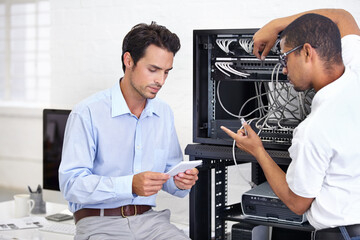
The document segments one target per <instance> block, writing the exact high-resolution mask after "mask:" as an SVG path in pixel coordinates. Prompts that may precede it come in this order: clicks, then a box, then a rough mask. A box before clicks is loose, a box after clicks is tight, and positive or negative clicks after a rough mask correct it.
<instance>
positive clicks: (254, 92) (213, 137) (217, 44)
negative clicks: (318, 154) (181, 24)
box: [193, 29, 313, 150]
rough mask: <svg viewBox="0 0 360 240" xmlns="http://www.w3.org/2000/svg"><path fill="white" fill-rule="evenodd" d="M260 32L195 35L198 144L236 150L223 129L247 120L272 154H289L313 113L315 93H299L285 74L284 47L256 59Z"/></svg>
mask: <svg viewBox="0 0 360 240" xmlns="http://www.w3.org/2000/svg"><path fill="white" fill-rule="evenodd" d="M257 30H258V29H217V30H194V32H193V57H194V59H193V100H194V106H193V141H194V143H204V144H216V145H232V139H230V138H229V137H228V136H227V135H226V134H225V133H224V132H223V131H222V130H221V129H220V126H222V125H223V126H226V127H227V128H230V129H232V130H233V131H237V130H238V129H239V128H240V127H241V122H240V118H241V117H244V118H245V119H246V120H250V124H251V126H252V127H253V129H254V130H255V131H257V132H259V131H260V134H259V136H260V137H261V138H262V140H263V143H264V146H265V147H266V148H267V149H275V150H286V149H287V148H288V147H289V146H290V143H291V138H292V132H293V129H294V128H295V127H296V126H297V125H298V124H299V122H300V121H301V120H302V119H303V118H304V117H305V116H306V114H308V112H309V111H310V110H309V109H310V108H309V105H310V103H311V98H312V96H313V94H312V91H308V92H305V93H296V92H295V91H294V90H293V89H292V87H291V85H290V84H289V83H288V81H287V77H286V76H285V75H283V74H282V68H281V66H280V64H279V53H280V47H279V41H277V42H276V44H275V45H274V47H273V48H272V49H271V51H270V53H269V55H268V56H267V58H266V59H265V60H264V61H261V60H259V59H257V58H256V57H255V56H254V55H253V53H252V49H253V42H252V37H253V35H254V33H255V32H256V31H257Z"/></svg>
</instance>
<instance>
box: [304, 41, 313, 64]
mask: <svg viewBox="0 0 360 240" xmlns="http://www.w3.org/2000/svg"><path fill="white" fill-rule="evenodd" d="M303 48H304V54H305V58H306V61H309V60H310V59H311V58H312V57H313V54H314V53H313V50H314V49H313V47H312V46H311V45H310V44H309V43H305V44H304V47H303Z"/></svg>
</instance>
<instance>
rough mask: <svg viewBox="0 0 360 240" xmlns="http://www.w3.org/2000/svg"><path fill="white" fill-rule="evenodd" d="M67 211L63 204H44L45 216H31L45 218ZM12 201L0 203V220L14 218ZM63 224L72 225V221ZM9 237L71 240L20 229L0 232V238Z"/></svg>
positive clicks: (57, 234)
mask: <svg viewBox="0 0 360 240" xmlns="http://www.w3.org/2000/svg"><path fill="white" fill-rule="evenodd" d="M65 209H67V205H65V204H57V203H49V202H46V214H36V215H33V216H46V215H50V214H53V213H58V212H61V211H63V210H65ZM14 210H15V207H14V201H6V202H0V219H1V220H4V219H11V218H14ZM63 223H72V224H73V223H74V221H73V220H69V221H64V222H63ZM1 235H3V236H11V237H14V238H15V237H17V238H21V239H22V238H24V239H32V240H70V239H71V240H72V239H74V237H73V236H70V235H65V234H59V233H51V232H44V231H39V229H36V228H33V229H22V230H12V231H0V236H1Z"/></svg>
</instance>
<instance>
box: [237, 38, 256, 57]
mask: <svg viewBox="0 0 360 240" xmlns="http://www.w3.org/2000/svg"><path fill="white" fill-rule="evenodd" d="M239 44H240V46H241V47H242V48H243V49H244V50H245V52H247V53H248V54H252V51H253V48H254V41H253V40H252V39H246V38H242V39H239Z"/></svg>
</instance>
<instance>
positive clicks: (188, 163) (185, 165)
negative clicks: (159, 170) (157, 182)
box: [166, 160, 202, 177]
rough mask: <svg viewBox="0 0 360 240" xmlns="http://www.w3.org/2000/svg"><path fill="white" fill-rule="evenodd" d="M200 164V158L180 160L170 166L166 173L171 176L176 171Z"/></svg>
mask: <svg viewBox="0 0 360 240" xmlns="http://www.w3.org/2000/svg"><path fill="white" fill-rule="evenodd" d="M200 164H202V160H197V161H186V162H180V163H178V164H177V165H175V166H174V167H173V168H171V169H170V170H169V171H168V172H167V173H166V174H169V175H170V176H172V177H173V176H176V175H177V174H178V173H181V172H185V171H186V170H188V169H191V168H194V167H196V166H199V165H200Z"/></svg>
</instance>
